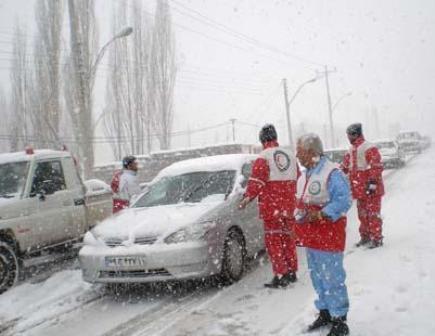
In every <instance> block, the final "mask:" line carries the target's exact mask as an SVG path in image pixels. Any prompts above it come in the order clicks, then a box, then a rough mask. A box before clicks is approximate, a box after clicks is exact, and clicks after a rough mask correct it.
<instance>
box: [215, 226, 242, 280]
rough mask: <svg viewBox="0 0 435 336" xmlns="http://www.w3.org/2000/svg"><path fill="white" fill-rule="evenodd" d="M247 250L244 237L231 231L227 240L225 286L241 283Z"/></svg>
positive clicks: (224, 261) (223, 259) (222, 271)
mask: <svg viewBox="0 0 435 336" xmlns="http://www.w3.org/2000/svg"><path fill="white" fill-rule="evenodd" d="M245 260H246V250H245V241H244V239H243V235H242V234H241V233H240V232H238V231H236V230H231V231H229V232H228V235H227V236H226V238H225V243H224V250H223V256H222V270H221V279H222V280H223V282H224V283H225V284H232V283H234V282H236V281H239V280H240V279H241V278H242V276H243V272H244V271H245Z"/></svg>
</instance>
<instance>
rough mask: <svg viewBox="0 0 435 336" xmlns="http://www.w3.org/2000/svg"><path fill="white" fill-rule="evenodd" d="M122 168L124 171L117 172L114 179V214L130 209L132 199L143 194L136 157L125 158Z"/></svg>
mask: <svg viewBox="0 0 435 336" xmlns="http://www.w3.org/2000/svg"><path fill="white" fill-rule="evenodd" d="M122 168H123V169H122V171H120V172H117V173H116V174H115V176H114V177H113V179H112V191H113V192H114V195H113V213H117V212H118V211H121V210H122V209H125V208H128V207H129V205H130V201H131V199H132V197H133V196H137V195H139V194H140V193H141V192H142V190H141V188H140V185H139V181H138V178H137V170H138V164H137V160H136V157H134V156H133V155H128V156H126V157H124V158H123V159H122Z"/></svg>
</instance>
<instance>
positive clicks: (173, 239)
mask: <svg viewBox="0 0 435 336" xmlns="http://www.w3.org/2000/svg"><path fill="white" fill-rule="evenodd" d="M215 227H216V222H215V221H205V222H198V223H195V224H194V225H192V226H188V227H185V228H183V229H180V230H178V231H176V232H174V233H172V234H170V235H169V236H167V237H166V238H165V239H164V241H165V243H166V244H177V243H186V242H191V241H198V240H201V239H203V238H204V236H205V235H206V234H207V232H208V231H209V230H210V229H213V228H215Z"/></svg>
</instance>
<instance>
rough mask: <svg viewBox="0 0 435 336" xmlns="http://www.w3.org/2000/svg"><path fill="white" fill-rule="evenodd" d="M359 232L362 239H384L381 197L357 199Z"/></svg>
mask: <svg viewBox="0 0 435 336" xmlns="http://www.w3.org/2000/svg"><path fill="white" fill-rule="evenodd" d="M357 208H358V218H359V220H360V226H359V234H360V236H361V238H362V239H370V240H375V241H380V240H381V239H382V218H381V197H379V196H375V197H367V198H363V199H359V200H358V201H357Z"/></svg>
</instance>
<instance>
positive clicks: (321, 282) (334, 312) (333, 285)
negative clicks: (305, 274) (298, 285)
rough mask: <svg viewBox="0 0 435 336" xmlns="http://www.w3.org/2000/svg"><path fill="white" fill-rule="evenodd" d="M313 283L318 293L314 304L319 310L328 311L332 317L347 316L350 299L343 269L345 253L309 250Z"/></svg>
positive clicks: (308, 256)
mask: <svg viewBox="0 0 435 336" xmlns="http://www.w3.org/2000/svg"><path fill="white" fill-rule="evenodd" d="M306 253H307V262H308V269H309V271H310V277H311V282H312V283H313V287H314V289H315V291H316V293H317V296H318V297H317V299H316V300H315V301H314V304H315V306H316V308H317V309H318V310H321V309H327V310H328V311H329V314H331V316H332V317H339V316H343V315H345V314H347V312H348V310H349V297H348V295H347V288H346V284H345V283H344V282H345V279H346V272H345V271H344V268H343V253H341V252H326V251H320V250H316V249H311V248H307V249H306Z"/></svg>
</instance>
